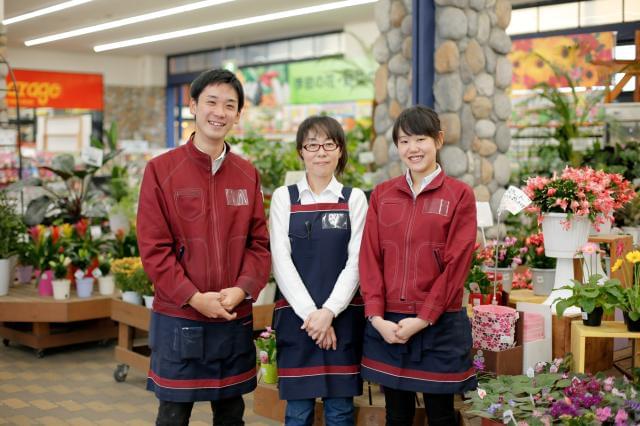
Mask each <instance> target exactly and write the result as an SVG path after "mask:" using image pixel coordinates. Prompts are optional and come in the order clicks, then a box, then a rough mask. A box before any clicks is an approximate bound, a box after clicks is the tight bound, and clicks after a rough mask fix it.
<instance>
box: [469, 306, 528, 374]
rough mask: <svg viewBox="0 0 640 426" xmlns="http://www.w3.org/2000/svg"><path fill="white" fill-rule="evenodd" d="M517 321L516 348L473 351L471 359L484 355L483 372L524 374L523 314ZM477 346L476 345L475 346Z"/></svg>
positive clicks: (477, 349) (473, 349) (475, 349)
mask: <svg viewBox="0 0 640 426" xmlns="http://www.w3.org/2000/svg"><path fill="white" fill-rule="evenodd" d="M519 314H520V317H519V318H518V320H517V321H516V328H515V342H514V343H515V346H514V347H512V348H509V349H506V350H503V351H492V350H483V349H480V348H477V347H474V348H472V349H471V357H472V358H473V357H476V356H477V355H478V354H481V355H482V358H483V359H484V368H483V371H487V372H492V373H494V374H496V375H503V374H506V375H517V374H522V359H523V349H522V333H523V325H524V323H523V321H522V312H519ZM474 346H475V345H474Z"/></svg>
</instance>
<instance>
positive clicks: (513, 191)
mask: <svg viewBox="0 0 640 426" xmlns="http://www.w3.org/2000/svg"><path fill="white" fill-rule="evenodd" d="M529 204H531V199H530V198H529V197H527V194H525V193H524V192H523V191H522V190H521V189H520V188H516V187H515V186H513V185H512V186H510V187H509V188H508V189H507V192H505V193H504V195H503V196H502V199H501V200H500V207H498V212H503V211H505V210H508V211H509V212H511V214H518V213H520V212H521V211H522V210H523V209H524V208H525V207H527V206H528V205H529Z"/></svg>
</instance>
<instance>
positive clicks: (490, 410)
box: [487, 403, 502, 416]
mask: <svg viewBox="0 0 640 426" xmlns="http://www.w3.org/2000/svg"><path fill="white" fill-rule="evenodd" d="M501 407H502V404H495V403H494V404H491V405H490V406H489V408H487V413H489V414H491V415H492V416H493V415H494V414H495V412H496V410H498V409H500V408H501Z"/></svg>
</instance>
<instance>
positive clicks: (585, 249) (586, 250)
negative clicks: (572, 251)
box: [580, 243, 600, 254]
mask: <svg viewBox="0 0 640 426" xmlns="http://www.w3.org/2000/svg"><path fill="white" fill-rule="evenodd" d="M599 251H600V247H599V246H598V244H596V243H587V244H585V245H584V246H582V248H581V249H580V252H581V253H583V254H596V253H598V252H599Z"/></svg>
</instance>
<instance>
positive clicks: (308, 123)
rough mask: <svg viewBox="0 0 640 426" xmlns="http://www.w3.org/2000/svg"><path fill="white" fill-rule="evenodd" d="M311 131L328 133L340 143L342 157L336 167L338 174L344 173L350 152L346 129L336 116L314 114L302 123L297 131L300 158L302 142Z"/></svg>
mask: <svg viewBox="0 0 640 426" xmlns="http://www.w3.org/2000/svg"><path fill="white" fill-rule="evenodd" d="M311 131H315V132H322V133H324V134H325V135H327V138H329V139H331V140H332V141H334V142H335V143H336V144H338V148H340V159H339V160H338V165H337V167H336V174H338V175H340V174H342V172H343V171H344V168H345V167H346V166H347V161H349V153H348V152H347V141H346V138H345V136H344V130H342V126H341V125H340V123H338V121H337V120H336V119H335V118H331V117H327V116H325V115H313V116H311V117H308V118H306V119H305V120H304V121H303V122H302V123H300V127H298V132H297V133H296V149H297V150H298V155H300V158H302V153H301V151H302V143H303V142H304V140H305V139H306V138H307V137H308V136H309V132H311Z"/></svg>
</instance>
